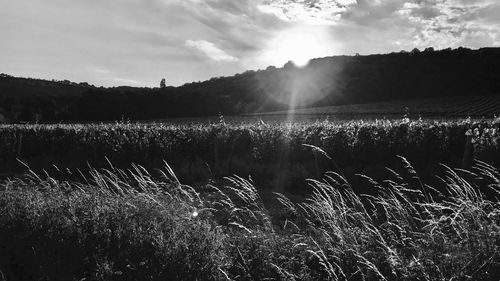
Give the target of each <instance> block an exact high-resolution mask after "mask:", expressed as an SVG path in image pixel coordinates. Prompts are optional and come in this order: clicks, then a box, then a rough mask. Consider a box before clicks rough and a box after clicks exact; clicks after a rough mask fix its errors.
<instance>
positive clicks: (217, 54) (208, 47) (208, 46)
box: [185, 40, 238, 62]
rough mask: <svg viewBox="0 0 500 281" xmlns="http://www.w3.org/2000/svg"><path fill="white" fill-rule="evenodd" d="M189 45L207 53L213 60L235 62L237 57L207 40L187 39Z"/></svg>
mask: <svg viewBox="0 0 500 281" xmlns="http://www.w3.org/2000/svg"><path fill="white" fill-rule="evenodd" d="M185 45H186V46H187V47H189V48H193V49H197V50H198V51H200V52H202V53H203V54H205V55H206V56H207V57H209V58H210V59H211V60H213V61H224V62H234V61H238V59H237V58H235V57H233V56H231V55H229V54H227V53H226V52H224V51H223V50H221V49H219V48H217V46H215V44H214V43H212V42H208V41H205V40H186V44H185Z"/></svg>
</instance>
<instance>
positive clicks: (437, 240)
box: [0, 148, 500, 280]
mask: <svg viewBox="0 0 500 281" xmlns="http://www.w3.org/2000/svg"><path fill="white" fill-rule="evenodd" d="M315 149H316V150H318V151H320V152H322V151H321V150H320V149H319V148H315ZM400 160H401V163H402V166H403V167H404V169H403V170H402V172H400V173H397V172H395V171H394V170H390V169H388V174H390V175H391V176H390V177H387V180H384V181H383V182H376V181H375V180H373V179H370V178H368V177H366V176H362V177H363V179H364V184H365V185H367V186H370V187H371V188H375V189H377V191H378V192H377V195H376V196H371V195H358V194H356V193H355V192H354V191H353V186H351V185H350V184H349V183H348V182H347V180H346V179H345V178H344V177H343V176H342V173H341V172H340V171H336V172H327V173H326V174H325V175H324V177H323V179H322V180H311V181H309V184H310V186H311V188H312V189H313V190H314V191H313V192H312V194H310V196H309V198H308V199H307V200H305V201H303V202H292V201H291V200H289V199H288V198H286V197H285V196H284V195H282V194H276V198H277V199H276V200H277V201H276V202H279V203H280V206H281V207H277V206H276V205H272V206H269V205H268V206H264V204H263V201H262V199H261V197H260V195H259V193H258V192H257V190H256V188H255V187H254V186H253V184H252V182H251V181H249V180H245V179H242V178H239V177H236V176H234V177H231V178H227V179H226V184H224V185H219V184H217V186H214V185H206V186H203V187H199V188H197V189H194V188H192V187H190V186H187V185H183V184H181V183H180V182H179V180H178V179H177V178H176V177H175V175H174V173H173V171H172V170H171V168H170V167H169V166H168V165H165V166H164V168H163V169H162V171H161V174H162V176H161V177H159V178H156V177H153V176H152V175H151V174H150V173H149V172H147V170H146V169H144V168H142V167H140V166H133V167H132V168H130V169H128V170H126V171H125V170H120V169H117V168H115V167H113V166H110V167H108V169H106V170H94V169H93V170H91V171H90V176H88V177H87V178H86V181H83V183H82V182H80V183H79V182H72V181H61V180H56V179H54V178H51V177H49V176H47V175H44V176H41V175H37V174H35V173H33V172H30V173H29V174H28V175H26V176H24V177H18V178H14V179H11V180H8V181H6V182H4V183H3V184H2V185H1V187H0V189H1V191H0V252H1V253H2V254H1V255H0V278H1V279H3V280H498V278H499V277H500V271H499V269H500V267H499V263H500V255H499V250H500V249H499V247H500V202H499V201H498V199H497V197H496V195H498V193H499V191H500V174H499V172H498V170H496V169H495V168H493V167H492V166H489V165H487V164H485V163H483V162H476V163H475V166H474V167H473V168H472V169H471V171H465V170H452V169H449V168H447V167H444V166H443V167H442V173H441V174H440V176H441V179H442V184H441V186H439V187H430V186H428V185H423V184H422V183H421V180H420V179H419V177H418V175H417V174H416V172H415V170H414V169H413V167H412V166H411V165H410V164H409V163H408V162H407V161H406V159H404V158H400ZM438 190H442V191H438ZM485 193H489V194H490V196H488V197H486V196H484V195H483V194H485Z"/></svg>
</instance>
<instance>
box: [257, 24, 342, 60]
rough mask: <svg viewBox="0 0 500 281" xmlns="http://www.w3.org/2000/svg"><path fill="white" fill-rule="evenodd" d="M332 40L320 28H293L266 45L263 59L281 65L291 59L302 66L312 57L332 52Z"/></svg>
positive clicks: (323, 55)
mask: <svg viewBox="0 0 500 281" xmlns="http://www.w3.org/2000/svg"><path fill="white" fill-rule="evenodd" d="M334 51H335V48H334V44H333V40H331V38H330V36H329V35H328V34H327V33H325V32H324V31H322V30H317V29H305V28H295V29H291V30H287V31H284V32H282V33H280V34H278V35H277V36H276V37H275V38H274V39H273V40H271V41H270V43H269V45H268V46H267V51H266V52H265V53H264V58H263V59H264V60H265V61H266V62H267V63H268V64H271V65H275V66H282V65H283V64H285V63H286V62H288V61H293V62H294V63H295V65H296V66H298V67H303V66H306V65H307V64H308V62H309V61H310V60H311V59H312V58H318V57H326V56H331V55H333V54H334Z"/></svg>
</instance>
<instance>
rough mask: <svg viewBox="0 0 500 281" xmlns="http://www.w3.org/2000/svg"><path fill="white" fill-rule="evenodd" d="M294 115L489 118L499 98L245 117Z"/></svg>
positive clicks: (498, 111)
mask: <svg viewBox="0 0 500 281" xmlns="http://www.w3.org/2000/svg"><path fill="white" fill-rule="evenodd" d="M291 114H293V115H295V116H296V118H299V119H303V118H307V117H321V116H323V117H324V116H330V117H334V118H343V117H345V118H354V117H368V118H370V117H379V118H381V117H389V118H390V117H397V118H401V117H403V116H408V117H410V118H418V117H424V118H425V117H440V118H446V117H451V118H453V117H464V116H470V117H483V116H484V117H487V116H489V117H491V116H500V95H485V96H481V95H478V96H461V97H437V98H422V99H409V100H398V101H385V102H374V103H362V104H348V105H334V106H323V107H311V108H299V109H292V110H283V111H273V112H264V113H253V114H248V115H247V116H248V117H251V116H254V117H257V116H258V117H261V118H263V117H266V118H267V117H271V116H273V117H274V118H279V117H280V116H289V115H291Z"/></svg>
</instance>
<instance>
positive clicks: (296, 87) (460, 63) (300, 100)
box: [0, 48, 500, 121]
mask: <svg viewBox="0 0 500 281" xmlns="http://www.w3.org/2000/svg"><path fill="white" fill-rule="evenodd" d="M498 77H500V48H482V49H479V50H470V49H466V48H458V49H455V50H452V49H445V50H439V51H434V50H433V49H431V48H428V49H426V50H425V51H422V52H420V51H418V50H417V49H414V50H413V51H411V52H399V53H391V54H384V55H369V56H333V57H326V58H318V59H313V60H311V61H310V63H309V64H308V65H307V66H305V67H303V68H299V67H296V66H295V65H294V64H293V63H292V62H289V63H287V64H285V65H284V66H283V67H282V68H276V67H268V68H267V69H265V70H258V71H247V72H245V73H241V74H237V75H234V76H231V77H217V78H212V79H210V80H208V81H204V82H196V83H188V84H185V85H183V86H180V87H166V88H151V89H145V88H126V89H125V88H120V87H118V88H95V87H81V85H79V84H77V85H70V86H71V87H68V85H62V84H60V83H56V84H51V83H49V84H48V85H43V83H41V82H37V83H35V84H33V83H32V84H30V83H29V82H30V81H29V80H16V83H17V84H16V83H14V84H12V85H14V86H7V88H6V87H5V86H3V87H4V88H1V87H2V86H0V90H1V91H2V92H3V91H6V92H8V93H14V94H16V93H20V94H19V95H16V97H17V98H18V99H22V98H20V97H23V94H22V93H27V92H30V93H33V92H36V93H40V95H42V96H48V95H49V93H51V94H52V99H53V100H54V101H55V104H56V105H55V109H56V110H55V111H56V113H55V114H54V116H52V118H53V119H54V120H65V121H66V120H72V121H81V120H85V121H104V120H117V119H123V118H126V119H156V118H167V117H188V116H190V117H195V116H209V115H217V114H219V113H222V114H224V115H237V114H248V113H256V112H269V111H282V110H288V109H290V108H297V109H300V108H311V107H328V106H337V105H347V104H362V103H377V102H384V101H401V100H412V99H413V100H421V99H428V98H435V97H462V96H484V95H500V79H499V78H498ZM35 81H40V80H35ZM1 83H3V82H1V80H0V84H1ZM40 83H41V84H40ZM51 87H53V89H52V88H51ZM5 89H7V90H5ZM30 89H32V90H30ZM50 89H52V90H50ZM55 93H57V94H55ZM1 96H5V95H4V94H0V97H1ZM63 97H64V98H63ZM63 99H66V100H65V101H64V102H60V100H63ZM19 103H20V104H21V105H23V108H26V106H24V104H26V102H25V101H24V100H21V101H19ZM0 107H3V108H4V109H6V106H5V104H2V103H0ZM32 108H34V109H33V110H35V111H36V110H38V111H41V110H40V109H37V107H36V106H32ZM146 109H147V110H146ZM33 110H31V111H33ZM6 111H8V109H6ZM46 111H47V110H46ZM32 115H33V114H32ZM41 115H42V120H45V119H46V118H45V115H44V114H41ZM26 116H28V117H29V116H30V114H26Z"/></svg>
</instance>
